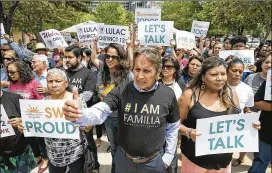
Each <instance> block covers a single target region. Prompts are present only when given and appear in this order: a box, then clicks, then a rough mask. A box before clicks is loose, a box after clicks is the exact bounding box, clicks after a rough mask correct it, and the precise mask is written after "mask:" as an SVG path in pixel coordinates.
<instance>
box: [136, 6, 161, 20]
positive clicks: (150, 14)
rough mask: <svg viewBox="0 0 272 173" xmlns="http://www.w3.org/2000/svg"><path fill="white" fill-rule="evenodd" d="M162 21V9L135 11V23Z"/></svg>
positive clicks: (138, 9) (140, 9)
mask: <svg viewBox="0 0 272 173" xmlns="http://www.w3.org/2000/svg"><path fill="white" fill-rule="evenodd" d="M153 21H161V9H160V8H157V9H153V8H152V9H151V8H136V9H135V22H136V23H139V22H153Z"/></svg>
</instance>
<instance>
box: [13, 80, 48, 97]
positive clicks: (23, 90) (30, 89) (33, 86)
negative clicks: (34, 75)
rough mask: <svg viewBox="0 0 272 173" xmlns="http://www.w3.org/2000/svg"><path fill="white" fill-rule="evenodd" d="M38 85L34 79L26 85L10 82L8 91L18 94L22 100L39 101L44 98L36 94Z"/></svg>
mask: <svg viewBox="0 0 272 173" xmlns="http://www.w3.org/2000/svg"><path fill="white" fill-rule="evenodd" d="M39 85H40V83H39V81H37V80H36V79H32V80H31V81H29V82H28V83H26V84H22V83H20V82H16V83H14V82H11V83H10V85H9V91H10V92H13V93H17V94H19V95H20V96H21V97H23V99H29V100H30V99H33V100H41V99H43V97H44V96H43V95H42V94H39V93H38V92H37V87H38V86H39Z"/></svg>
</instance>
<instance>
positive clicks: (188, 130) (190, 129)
mask: <svg viewBox="0 0 272 173" xmlns="http://www.w3.org/2000/svg"><path fill="white" fill-rule="evenodd" d="M191 131H192V128H187V129H186V136H187V138H188V139H190V138H191V137H190V133H191Z"/></svg>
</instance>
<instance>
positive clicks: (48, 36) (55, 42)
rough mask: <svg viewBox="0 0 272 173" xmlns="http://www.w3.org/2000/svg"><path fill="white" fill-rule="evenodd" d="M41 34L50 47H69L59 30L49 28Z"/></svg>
mask: <svg viewBox="0 0 272 173" xmlns="http://www.w3.org/2000/svg"><path fill="white" fill-rule="evenodd" d="M40 35H41V37H42V39H43V41H44V43H45V44H46V47H47V48H49V49H55V48H58V47H68V45H67V43H66V41H65V40H64V38H63V36H62V35H61V33H60V32H59V31H58V30H55V29H49V30H46V31H42V32H40Z"/></svg>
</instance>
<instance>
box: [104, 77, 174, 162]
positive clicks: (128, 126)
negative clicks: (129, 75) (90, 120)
mask: <svg viewBox="0 0 272 173" xmlns="http://www.w3.org/2000/svg"><path fill="white" fill-rule="evenodd" d="M103 102H105V103H106V104H107V105H108V106H109V107H110V108H111V110H112V111H114V110H118V118H119V130H118V144H119V145H120V146H121V147H122V148H123V149H124V150H125V151H126V152H127V153H128V154H129V155H131V156H140V157H149V156H151V155H153V154H154V153H156V152H158V151H159V150H160V149H162V147H163V145H164V144H165V131H166V127H167V123H175V122H177V121H178V120H179V107H178V104H177V100H176V97H175V93H174V92H173V90H172V89H171V88H169V87H167V86H164V85H163V84H159V85H158V87H157V89H156V90H153V91H150V92H139V91H138V90H137V89H136V88H135V87H134V84H133V82H129V83H128V84H121V85H119V86H118V87H116V88H114V89H113V90H112V91H111V92H110V93H109V94H108V95H107V96H106V97H105V98H104V100H103Z"/></svg>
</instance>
